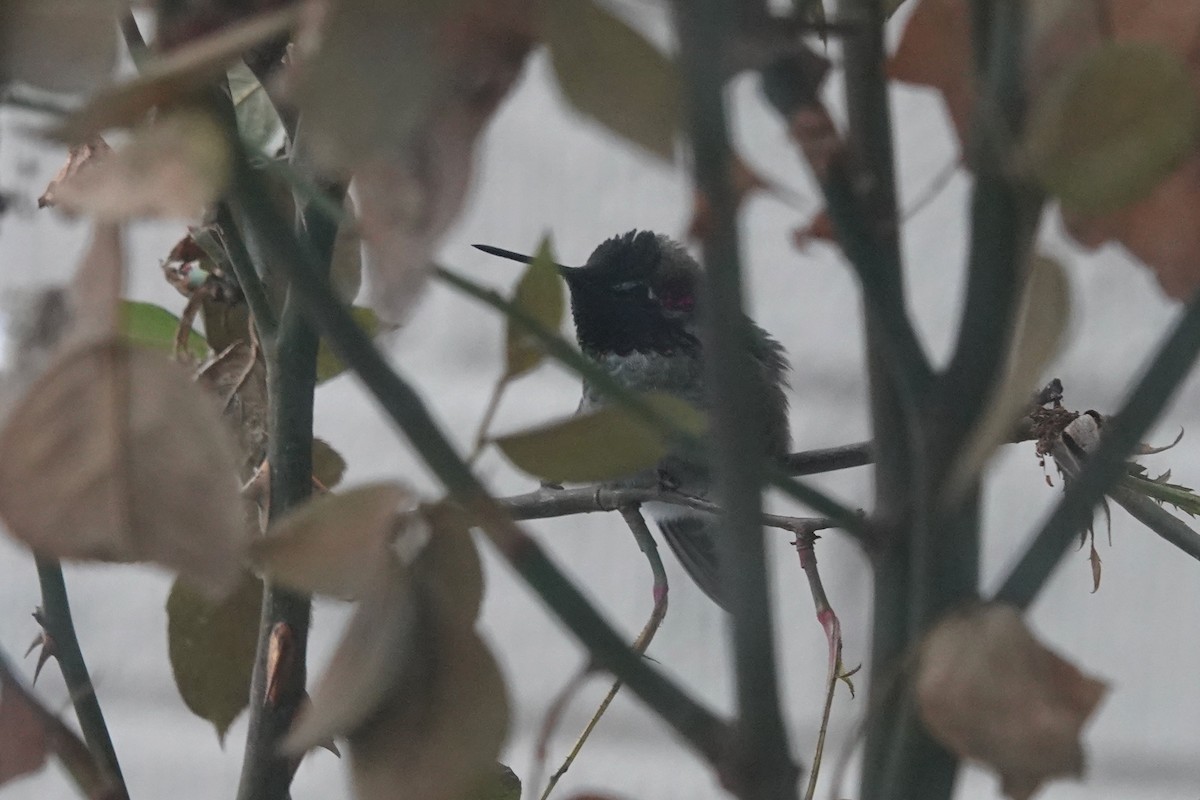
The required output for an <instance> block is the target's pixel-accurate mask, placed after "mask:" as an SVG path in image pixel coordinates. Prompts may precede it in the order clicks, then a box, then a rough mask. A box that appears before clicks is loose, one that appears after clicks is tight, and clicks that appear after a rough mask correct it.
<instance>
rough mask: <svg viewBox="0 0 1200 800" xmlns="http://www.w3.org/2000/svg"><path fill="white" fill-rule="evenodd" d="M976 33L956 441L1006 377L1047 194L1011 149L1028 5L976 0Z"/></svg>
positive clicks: (952, 420) (950, 417)
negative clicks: (1016, 170) (1022, 177)
mask: <svg viewBox="0 0 1200 800" xmlns="http://www.w3.org/2000/svg"><path fill="white" fill-rule="evenodd" d="M972 10H973V12H974V13H973V15H972V16H973V21H974V23H975V25H974V28H973V33H974V40H975V41H976V42H977V43H978V44H980V45H983V47H984V49H983V50H980V51H978V52H977V53H976V56H977V58H976V61H977V63H978V64H979V66H980V72H981V74H980V76H979V78H980V84H981V91H980V100H979V102H977V103H976V104H975V112H974V115H973V118H972V127H971V144H970V152H969V154H968V155H969V158H970V162H971V168H972V171H973V172H974V173H975V189H974V193H973V195H972V198H971V245H970V254H969V258H968V265H969V266H968V270H967V289H966V300H965V302H964V304H963V311H962V321H961V323H960V325H959V333H958V340H957V343H956V345H955V349H954V354H953V356H952V357H951V359H950V363H949V365H948V366H947V368H946V371H945V373H944V374H943V376H942V379H941V384H942V386H943V389H942V390H940V391H938V392H936V394H937V395H938V396H939V397H944V398H946V399H947V400H946V402H945V403H944V404H943V405H944V407H945V409H944V412H943V415H944V417H945V418H946V419H947V421H948V423H949V424H946V425H945V431H944V435H945V436H947V437H948V446H951V447H954V448H956V449H957V448H958V447H960V446H961V444H962V442H963V440H964V439H965V438H966V436H967V435H968V434H969V432H970V430H971V428H972V427H973V426H974V425H975V423H976V422H977V421H978V420H979V418H980V416H981V415H982V413H983V411H984V409H985V408H986V404H987V401H988V398H989V397H990V396H991V394H992V393H993V391H994V389H995V386H996V383H997V381H999V380H1000V379H1001V378H1002V377H1003V369H1004V365H1005V363H1006V359H1005V355H1006V353H1007V351H1008V348H1009V347H1010V345H1011V342H1012V331H1013V327H1014V325H1015V322H1016V313H1017V309H1018V304H1019V300H1020V296H1021V290H1022V287H1023V286H1024V285H1025V283H1026V277H1027V275H1028V269H1027V265H1028V263H1029V255H1030V252H1031V250H1032V248H1033V237H1034V234H1035V233H1036V231H1037V223H1038V219H1039V218H1040V216H1041V210H1042V202H1043V197H1042V194H1041V192H1040V191H1038V190H1037V189H1036V188H1035V187H1033V186H1031V185H1029V184H1027V183H1023V182H1021V181H1018V180H1016V179H1014V178H1013V177H1012V169H1011V166H1010V165H1011V163H1012V158H1013V155H1012V151H1013V146H1014V143H1015V142H1016V140H1017V135H1018V132H1019V131H1020V126H1021V123H1022V118H1023V116H1024V109H1025V96H1024V95H1025V87H1024V73H1023V70H1022V65H1023V64H1024V63H1025V59H1024V58H1023V55H1022V54H1023V51H1024V28H1025V24H1024V6H1023V5H1022V4H1020V3H1009V2H1003V1H1001V2H994V1H993V0H976V1H975V2H973V3H972Z"/></svg>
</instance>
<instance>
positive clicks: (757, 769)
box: [675, 0, 799, 800]
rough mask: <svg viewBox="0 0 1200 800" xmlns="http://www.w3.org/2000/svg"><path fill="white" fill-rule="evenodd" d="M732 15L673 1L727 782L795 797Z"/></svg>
mask: <svg viewBox="0 0 1200 800" xmlns="http://www.w3.org/2000/svg"><path fill="white" fill-rule="evenodd" d="M735 21H736V4H735V3H733V2H730V0H695V2H682V0H680V1H679V2H677V3H676V4H675V27H676V30H677V31H678V35H679V42H680V59H681V66H682V69H683V83H684V97H685V101H686V102H685V106H686V108H687V111H688V128H689V132H690V134H691V140H692V165H693V166H692V168H693V173H694V177H695V184H696V189H697V191H698V192H699V193H700V194H702V195H703V196H704V198H705V200H706V201H707V202H708V205H709V208H710V209H711V211H712V214H711V217H710V221H709V224H708V225H706V226H705V231H704V232H703V234H702V251H703V261H704V268H705V278H706V292H707V294H706V301H705V302H706V304H705V313H704V314H703V318H702V323H703V327H702V332H703V341H704V356H705V357H704V363H705V370H706V380H707V384H708V389H709V396H710V399H711V410H710V418H711V419H710V431H709V437H710V439H711V443H712V457H711V460H710V464H711V469H712V472H713V477H714V491H715V493H716V495H717V496H718V497H720V498H721V505H722V509H723V512H724V513H723V514H722V515H721V536H720V539H719V541H718V543H717V550H718V553H719V554H720V557H721V569H722V582H723V591H724V593H725V596H726V600H727V602H728V606H727V608H728V610H729V612H730V614H731V617H732V646H733V663H734V667H735V671H736V679H735V682H736V690H735V691H736V697H737V714H738V720H737V735H738V743H737V745H736V747H737V752H738V757H739V761H740V763H739V764H738V765H737V768H738V773H737V774H736V776H735V778H734V784H733V786H732V787H731V788H732V789H733V791H734V793H735V794H737V796H738V797H741V798H743V799H744V800H752V799H753V800H784V799H785V798H794V797H795V794H796V781H797V779H798V777H799V769H798V767H797V766H796V764H795V762H794V761H793V759H792V754H791V751H790V748H789V745H788V736H787V728H786V726H785V725H784V721H783V714H782V712H781V709H780V701H779V680H778V676H777V674H776V669H775V657H776V654H775V640H774V630H773V623H772V614H771V601H770V581H769V579H768V575H767V566H766V552H765V548H764V542H763V529H762V523H761V520H760V515H761V513H762V487H763V484H764V482H765V479H766V474H767V473H766V469H765V466H766V465H765V463H764V458H763V454H764V453H766V452H768V451H769V450H768V448H769V447H770V443H769V442H765V441H763V435H762V432H761V426H760V425H759V419H760V417H759V413H757V412H756V408H757V405H756V404H757V403H760V402H762V398H759V397H755V396H754V394H753V393H748V392H747V391H746V387H747V386H753V385H754V384H755V374H754V366H753V364H752V363H751V360H750V355H749V354H750V331H749V330H748V326H747V324H746V321H745V314H744V312H743V309H742V281H741V267H740V262H739V254H738V232H737V211H738V198H737V195H736V193H735V191H734V189H733V186H732V183H731V181H730V177H731V175H732V165H733V154H732V149H731V147H730V143H729V136H728V131H727V129H726V121H725V117H726V111H725V99H724V91H725V75H724V58H723V54H724V53H726V52H728V47H729V41H728V35H729V32H730V31H731V30H732V28H733V27H734V23H735Z"/></svg>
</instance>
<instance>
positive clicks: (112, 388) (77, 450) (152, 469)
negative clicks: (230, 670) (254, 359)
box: [0, 341, 244, 591]
mask: <svg viewBox="0 0 1200 800" xmlns="http://www.w3.org/2000/svg"><path fill="white" fill-rule="evenodd" d="M222 430H223V428H222V424H221V421H220V417H219V416H218V413H217V410H216V409H215V408H213V406H212V403H211V400H210V399H209V398H208V397H206V396H205V394H204V393H203V392H202V391H201V390H200V389H199V388H198V387H197V386H196V385H195V384H194V383H192V381H191V380H190V379H189V377H188V375H187V374H186V373H185V372H184V371H183V370H182V369H181V368H179V367H178V366H176V365H174V364H172V363H170V362H169V361H167V360H166V359H164V358H162V356H161V355H159V354H157V353H154V352H152V351H143V350H140V349H137V348H135V347H132V346H130V345H128V344H126V343H124V342H121V341H115V342H106V343H100V344H96V345H92V346H89V347H86V348H83V349H80V350H76V351H74V352H72V353H69V354H67V355H66V356H64V357H62V358H61V359H60V360H59V361H58V362H57V363H56V364H55V365H54V366H53V367H51V368H50V369H49V370H48V371H47V373H46V374H45V375H43V376H42V377H41V378H40V379H39V380H38V381H36V382H35V383H34V385H33V386H32V387H31V388H30V390H29V391H28V393H27V394H26V396H25V398H24V399H23V400H22V401H21V402H20V403H19V404H18V405H17V407H16V408H15V409H14V410H13V412H12V414H11V415H10V416H9V418H8V420H7V422H6V424H5V426H4V428H3V430H2V431H0V452H2V453H3V454H4V458H3V459H0V516H2V517H3V519H4V522H5V524H6V525H7V527H8V530H9V532H10V533H11V534H12V535H13V536H15V537H16V538H18V539H20V540H21V541H23V542H24V543H25V544H27V545H28V546H29V547H31V548H33V549H34V550H36V551H38V552H40V553H43V554H45V555H51V556H55V557H58V558H64V559H97V560H103V561H118V562H129V561H155V562H158V563H160V564H163V565H165V566H167V567H169V568H171V569H174V570H177V571H178V572H179V573H180V574H181V575H182V576H183V577H185V578H187V579H189V580H190V581H192V582H193V583H195V584H197V585H198V586H199V587H200V588H205V589H211V590H214V591H223V590H227V589H229V588H231V587H232V585H233V583H234V582H235V581H236V579H237V576H238V574H239V572H240V566H241V557H242V556H241V551H242V547H243V543H244V532H243V520H242V515H241V502H240V497H239V493H238V482H237V474H236V470H237V459H236V456H235V454H234V450H233V447H232V445H231V443H229V442H228V440H227V439H226V437H225V436H224V435H223V434H222Z"/></svg>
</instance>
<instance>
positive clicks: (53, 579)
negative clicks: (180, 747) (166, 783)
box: [35, 556, 126, 795]
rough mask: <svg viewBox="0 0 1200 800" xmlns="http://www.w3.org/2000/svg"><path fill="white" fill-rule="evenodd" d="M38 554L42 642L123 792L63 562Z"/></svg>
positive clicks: (100, 759)
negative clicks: (81, 639) (56, 662)
mask: <svg viewBox="0 0 1200 800" xmlns="http://www.w3.org/2000/svg"><path fill="white" fill-rule="evenodd" d="M35 558H36V561H37V573H38V583H39V584H40V585H41V589H42V607H41V613H39V614H38V615H37V617H38V622H39V623H41V626H42V630H43V633H44V637H45V638H44V640H43V643H42V646H43V647H48V648H50V652H51V654H52V655H53V656H54V657H55V660H57V661H58V666H59V669H60V670H62V676H63V682H64V683H66V685H67V690H68V691H69V692H70V693H71V704H72V705H73V706H74V707H75V717H76V718H77V719H78V720H79V729H80V730H81V731H82V732H83V739H84V741H85V742H86V743H87V747H88V750H90V751H91V753H92V757H93V758H94V759H95V760H96V763H97V764H99V765H100V767H101V768H102V769H103V770H104V771H105V772H106V773H107V774H108V775H109V777H110V778H111V779H112V782H113V784H114V785H115V786H116V787H117V788H118V789H119V790H120V793H121V794H122V795H124V794H126V790H125V778H124V776H123V775H122V774H121V764H120V762H118V761H117V751H116V750H115V749H114V748H113V743H112V737H110V736H109V734H108V724H107V723H106V722H105V721H104V712H103V711H102V710H101V708H100V700H99V698H97V697H96V689H95V687H93V686H92V679H91V676H90V675H89V674H88V668H87V662H86V661H84V659H83V650H82V649H81V648H80V647H79V637H78V636H77V635H76V634H75V622H74V620H73V619H72V617H71V604H70V601H69V600H68V599H67V584H66V581H64V580H63V573H62V566H61V565H60V564H59V563H58V561H57V560H56V559H53V558H48V557H46V556H36V557H35Z"/></svg>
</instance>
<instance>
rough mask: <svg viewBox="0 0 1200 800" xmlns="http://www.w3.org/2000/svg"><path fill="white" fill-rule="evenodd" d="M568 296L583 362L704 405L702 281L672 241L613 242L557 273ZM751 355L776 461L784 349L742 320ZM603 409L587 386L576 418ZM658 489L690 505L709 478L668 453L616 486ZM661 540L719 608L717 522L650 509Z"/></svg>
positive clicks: (765, 433) (677, 509) (642, 388)
mask: <svg viewBox="0 0 1200 800" xmlns="http://www.w3.org/2000/svg"><path fill="white" fill-rule="evenodd" d="M475 246H476V247H477V248H479V249H480V250H483V251H484V252H486V253H491V254H492V255H498V256H502V257H504V258H510V259H513V260H516V261H522V262H525V263H529V261H530V260H531V258H530V257H529V256H524V255H521V254H519V253H513V252H511V251H508V250H501V249H499V248H496V247H490V246H487V245H475ZM558 270H559V273H560V274H561V275H562V276H563V278H564V279H565V280H566V283H567V288H568V289H569V290H570V293H571V315H572V317H573V318H574V321H575V335H576V338H577V339H578V340H579V347H580V349H581V350H583V352H584V354H585V355H587V356H588V357H589V358H591V359H592V360H593V361H595V362H596V364H597V365H599V367H600V368H601V369H603V370H604V371H605V372H607V373H608V374H609V375H611V376H612V377H613V378H614V379H615V380H616V381H617V382H618V383H620V384H621V385H622V386H624V387H625V388H627V389H630V390H633V391H638V392H649V391H658V392H665V393H667V394H671V395H674V396H676V397H678V398H680V399H681V400H685V401H687V402H688V403H690V404H692V405H693V406H695V407H696V408H699V409H701V410H705V409H707V408H709V406H710V403H711V401H710V398H709V396H708V391H707V387H706V386H705V370H704V349H703V347H702V346H701V343H700V331H699V324H700V320H699V315H700V313H701V310H702V307H703V302H704V287H703V283H704V273H703V271H702V270H701V268H700V265H699V264H697V263H696V260H695V259H694V258H692V257H691V256H690V255H688V253H687V251H686V250H684V248H683V247H682V246H681V245H680V244H679V243H677V242H675V241H673V240H671V239H669V238H668V237H666V236H664V235H662V234H655V233H651V232H650V231H640V232H639V231H630V232H629V233H626V234H623V235H621V236H614V237H613V238H611V239H608V240H607V241H605V242H603V243H602V244H601V245H600V246H599V247H597V248H596V249H595V251H593V253H592V255H591V256H590V257H589V258H588V260H587V263H586V264H584V265H583V266H582V267H564V266H561V265H560V266H559V267H558ZM746 324H747V327H748V329H749V337H748V340H749V347H750V356H751V358H752V359H753V361H754V364H755V366H756V368H757V369H756V377H757V380H756V382H755V385H753V386H747V387H746V391H747V392H752V393H753V394H754V395H755V400H754V403H753V405H752V406H751V407H752V408H757V409H759V412H758V417H759V419H760V422H761V425H762V428H761V429H760V436H761V440H762V442H763V446H764V448H765V450H766V455H768V456H769V457H771V458H778V459H782V458H783V457H784V456H785V455H786V454H787V451H788V447H789V445H790V442H789V434H788V420H787V397H786V395H785V393H784V390H785V388H786V386H787V359H786V356H785V354H784V350H783V347H782V346H781V345H780V344H779V343H778V342H777V341H775V340H774V339H772V338H771V336H770V335H769V334H768V333H767V332H766V331H764V330H763V329H762V328H760V327H758V326H757V325H755V324H754V323H752V322H750V321H749V320H747V321H746ZM603 404H604V398H603V397H602V396H601V395H600V394H599V393H598V392H597V391H596V390H595V388H594V387H592V386H591V385H589V384H588V383H587V382H586V381H585V382H584V385H583V400H582V401H581V403H580V407H579V410H580V411H589V410H592V409H595V408H597V407H599V406H601V405H603ZM647 481H651V482H657V483H662V484H665V485H667V486H670V487H672V488H674V489H676V490H677V491H679V492H681V493H683V494H687V495H691V496H695V497H706V496H707V495H708V494H709V487H710V483H711V481H710V477H709V474H708V470H707V469H706V468H705V467H704V465H702V464H698V463H696V462H695V461H694V460H688V459H686V458H683V457H681V456H680V455H678V454H673V453H672V454H668V455H667V456H666V457H665V458H664V459H663V460H662V462H661V463H660V464H659V465H658V468H657V470H655V471H653V472H652V473H649V474H641V475H635V476H630V478H628V479H626V480H624V481H621V482H620V485H645V484H646V482H647ZM647 510H648V511H649V513H650V514H651V516H652V518H653V519H654V520H655V522H656V523H657V524H658V527H659V530H660V531H661V532H662V535H663V538H665V539H666V541H667V544H668V545H670V547H671V550H672V551H673V552H674V553H675V556H676V557H677V558H678V559H679V561H680V563H681V564H683V567H684V569H686V570H687V572H688V574H689V575H690V576H691V577H692V580H694V581H695V582H696V583H697V585H699V586H700V588H701V589H703V590H704V592H705V594H707V595H708V596H709V597H710V598H712V599H713V601H714V602H716V603H717V604H718V605H720V606H722V607H724V602H723V599H722V594H721V579H720V565H719V562H718V555H717V553H718V546H717V541H716V537H717V536H719V535H720V526H719V522H718V520H717V518H716V517H714V516H712V515H711V514H706V513H704V512H701V511H694V510H691V509H687V508H684V507H682V506H674V505H667V504H665V503H654V504H648V506H647Z"/></svg>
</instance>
